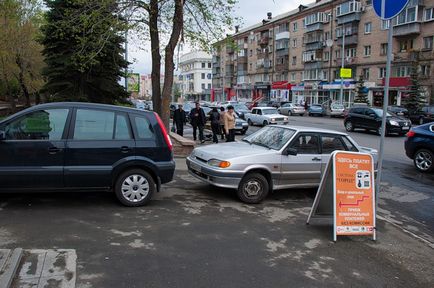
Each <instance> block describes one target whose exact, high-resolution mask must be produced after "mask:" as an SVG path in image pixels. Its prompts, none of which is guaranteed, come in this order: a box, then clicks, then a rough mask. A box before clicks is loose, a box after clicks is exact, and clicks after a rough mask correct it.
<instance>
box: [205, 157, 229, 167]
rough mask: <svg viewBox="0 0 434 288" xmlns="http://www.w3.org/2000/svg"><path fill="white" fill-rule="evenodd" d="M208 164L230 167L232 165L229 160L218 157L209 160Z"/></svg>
mask: <svg viewBox="0 0 434 288" xmlns="http://www.w3.org/2000/svg"><path fill="white" fill-rule="evenodd" d="M208 165H210V166H213V167H219V168H228V167H229V166H231V163H230V162H228V161H222V160H218V159H210V160H208Z"/></svg>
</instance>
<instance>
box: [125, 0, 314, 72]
mask: <svg viewBox="0 0 434 288" xmlns="http://www.w3.org/2000/svg"><path fill="white" fill-rule="evenodd" d="M313 1H315V0H274V1H273V0H239V1H238V4H237V5H236V6H237V8H236V11H235V14H236V16H239V17H242V18H243V23H242V25H241V28H244V27H248V26H250V25H254V24H256V23H258V22H260V21H262V19H264V18H266V17H267V12H271V13H273V17H274V16H277V15H279V14H282V13H285V12H288V11H290V10H293V9H295V8H297V7H298V6H299V5H300V4H307V3H311V2H313ZM144 49H146V47H144ZM128 52H129V61H130V62H132V61H134V63H133V64H132V65H131V66H130V69H131V70H133V71H134V72H136V73H140V74H149V73H150V72H151V56H150V53H149V49H146V51H143V50H141V49H138V48H137V47H135V45H130V47H129V49H128ZM184 52H187V51H184Z"/></svg>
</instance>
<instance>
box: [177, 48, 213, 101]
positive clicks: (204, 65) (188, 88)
mask: <svg viewBox="0 0 434 288" xmlns="http://www.w3.org/2000/svg"><path fill="white" fill-rule="evenodd" d="M211 62H212V56H211V55H210V54H209V53H207V52H204V51H192V52H189V53H186V54H184V55H182V56H181V57H180V60H179V64H178V65H179V67H178V68H179V71H180V72H179V75H178V81H177V82H178V84H177V85H178V87H179V89H180V91H181V97H182V98H183V99H184V100H188V101H199V100H203V101H209V100H210V98H211V85H212V84H211V82H212V73H211V72H212V63H211Z"/></svg>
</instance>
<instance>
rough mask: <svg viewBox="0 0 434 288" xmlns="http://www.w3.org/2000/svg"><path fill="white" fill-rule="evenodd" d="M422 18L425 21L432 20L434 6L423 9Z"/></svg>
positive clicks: (433, 18)
mask: <svg viewBox="0 0 434 288" xmlns="http://www.w3.org/2000/svg"><path fill="white" fill-rule="evenodd" d="M423 20H425V21H431V20H434V8H428V9H425V13H424V19H423Z"/></svg>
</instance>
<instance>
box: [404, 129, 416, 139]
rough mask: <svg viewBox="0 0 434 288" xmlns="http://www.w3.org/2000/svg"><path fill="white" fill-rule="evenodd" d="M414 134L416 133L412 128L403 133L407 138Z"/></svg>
mask: <svg viewBox="0 0 434 288" xmlns="http://www.w3.org/2000/svg"><path fill="white" fill-rule="evenodd" d="M414 135H416V133H415V132H414V131H413V130H410V131H408V132H407V134H405V136H407V137H408V138H411V137H413V136H414Z"/></svg>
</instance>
